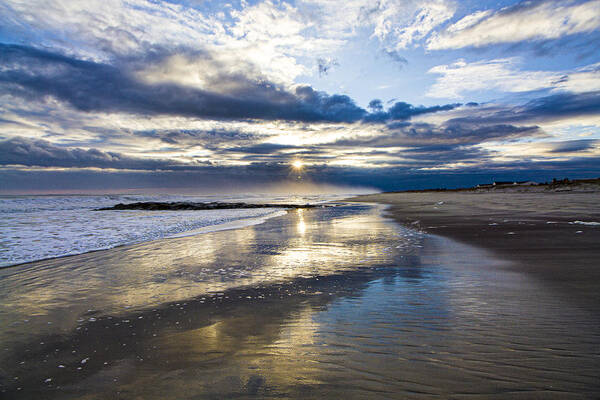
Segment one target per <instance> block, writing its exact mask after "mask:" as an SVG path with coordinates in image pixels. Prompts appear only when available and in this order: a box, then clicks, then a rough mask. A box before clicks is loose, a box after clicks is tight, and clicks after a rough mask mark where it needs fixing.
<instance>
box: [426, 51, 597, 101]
mask: <svg viewBox="0 0 600 400" xmlns="http://www.w3.org/2000/svg"><path fill="white" fill-rule="evenodd" d="M521 64H522V60H521V59H520V58H515V57H513V58H501V59H494V60H483V61H476V62H472V63H467V62H465V61H464V60H459V61H456V62H454V63H452V64H449V65H438V66H435V67H433V68H431V69H430V70H429V71H428V73H430V74H438V75H441V76H439V77H438V78H437V80H436V82H435V83H434V84H433V85H432V86H431V87H430V88H429V90H428V92H427V96H429V97H437V98H462V97H463V94H464V93H468V92H473V91H477V90H492V89H496V90H500V91H504V92H528V91H535V90H552V91H570V92H589V91H594V90H600V63H596V64H591V65H587V66H584V67H580V68H577V69H574V70H570V71H528V70H522V69H520V68H519V67H520V66H521Z"/></svg>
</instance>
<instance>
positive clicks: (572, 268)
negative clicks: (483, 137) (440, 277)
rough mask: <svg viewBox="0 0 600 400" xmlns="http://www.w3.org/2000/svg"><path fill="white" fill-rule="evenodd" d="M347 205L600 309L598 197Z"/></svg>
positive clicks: (446, 198)
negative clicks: (378, 207) (500, 263)
mask: <svg viewBox="0 0 600 400" xmlns="http://www.w3.org/2000/svg"><path fill="white" fill-rule="evenodd" d="M346 201H348V202H356V203H362V202H366V203H379V204H386V205H388V206H389V208H388V210H387V215H388V216H389V217H391V218H392V219H393V220H395V221H396V222H398V223H399V224H401V225H404V226H408V227H412V228H418V229H420V230H421V231H423V232H425V233H430V234H435V235H440V236H443V237H448V238H450V239H453V240H456V241H459V242H462V243H466V244H469V245H473V246H476V247H479V248H482V249H485V250H489V251H491V252H492V253H493V254H495V255H497V256H499V257H501V258H503V259H505V260H508V261H511V262H512V263H511V265H509V266H508V267H506V268H510V269H512V270H515V271H519V272H526V273H528V274H532V275H535V276H536V277H538V278H540V279H542V280H543V281H545V282H546V283H549V284H551V285H553V286H556V288H557V289H558V290H560V291H561V292H565V293H566V294H567V295H568V296H569V297H572V298H576V299H577V300H578V302H580V303H581V304H583V305H584V306H586V307H588V306H591V307H597V304H600V265H599V262H598V261H599V260H600V246H598V243H600V224H596V223H598V222H600V210H599V209H598V206H597V204H600V193H598V192H593V193H581V192H558V193H557V192H551V193H548V192H546V193H540V192H533V193H514V192H512V193H507V192H493V193H490V192H486V193H481V192H470V193H469V192H431V191H427V192H401V193H398V192H394V193H380V194H373V195H363V196H357V197H353V198H350V199H346ZM581 222H588V223H591V224H582V223H581Z"/></svg>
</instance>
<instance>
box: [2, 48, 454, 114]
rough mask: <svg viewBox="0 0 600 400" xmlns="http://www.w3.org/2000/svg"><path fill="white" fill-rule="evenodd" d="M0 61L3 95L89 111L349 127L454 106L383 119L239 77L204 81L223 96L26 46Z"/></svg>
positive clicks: (404, 108) (320, 95) (347, 104)
mask: <svg viewBox="0 0 600 400" xmlns="http://www.w3.org/2000/svg"><path fill="white" fill-rule="evenodd" d="M204 56H205V57H210V55H204ZM0 61H1V62H2V65H3V67H2V69H1V70H0V90H1V91H3V92H5V93H8V94H11V95H15V96H20V97H25V98H28V99H31V100H33V99H37V98H39V97H40V96H51V97H54V98H56V99H58V100H61V101H64V102H66V103H68V104H70V105H71V106H73V107H74V108H76V109H78V110H82V111H87V112H91V111H96V112H127V113H134V114H142V115H143V114H147V115H161V114H162V115H181V116H187V117H198V118H206V119H215V120H218V119H224V120H227V119H230V120H231V119H260V120H290V121H303V122H338V123H340V122H341V123H352V122H357V121H360V120H362V119H365V121H369V122H382V121H384V120H387V119H408V118H410V117H411V116H412V115H419V114H423V113H428V112H437V111H442V110H447V109H451V108H455V107H457V106H458V105H456V104H454V105H445V106H435V107H413V106H411V105H409V104H406V103H402V102H400V103H396V104H395V105H394V106H393V107H392V108H391V109H390V110H389V112H387V113H379V114H377V115H374V116H370V115H369V114H368V113H367V111H365V110H364V109H362V108H361V107H358V106H357V105H356V104H355V103H354V101H353V100H352V99H351V98H350V97H348V96H346V95H337V94H334V95H328V94H326V93H324V92H318V91H316V90H314V89H313V88H311V87H310V86H296V87H295V88H294V89H293V91H289V90H286V89H285V88H283V87H281V86H278V85H276V84H273V83H270V82H268V81H255V80H251V79H248V78H247V77H245V76H243V75H241V74H238V73H233V74H225V73H223V74H218V75H216V76H211V75H209V76H208V77H207V79H214V80H215V82H210V83H208V84H207V85H206V86H207V87H208V88H211V87H213V86H216V85H220V87H221V89H220V92H214V91H209V90H204V89H199V88H195V87H187V86H183V85H180V84H177V83H170V82H166V83H148V82H144V81H141V80H139V79H136V76H135V75H134V72H135V71H130V70H127V69H126V68H124V67H122V68H118V67H116V66H112V65H108V64H102V63H95V62H92V61H83V60H78V59H75V58H71V57H68V56H64V55H61V54H57V53H51V52H48V51H44V50H39V49H35V48H32V47H26V46H18V45H5V44H2V45H0Z"/></svg>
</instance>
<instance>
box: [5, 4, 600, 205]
mask: <svg viewBox="0 0 600 400" xmlns="http://www.w3.org/2000/svg"><path fill="white" fill-rule="evenodd" d="M599 47H600V0H594V1H568V0H567V1H564V0H563V1H524V2H515V1H471V0H467V1H453V0H434V1H411V0H404V1H399V0H370V1H367V0H347V1H334V0H296V1H275V0H269V1H245V0H243V1H231V2H223V1H210V0H206V1H203V0H181V1H149V0H86V1H77V2H75V1H71V0H54V1H44V0H0V193H5V194H15V193H79V192H81V193H87V192H95V193H101V192H150V191H153V192H179V193H211V192H214V193H224V192H243V191H250V190H275V189H274V188H279V189H280V190H282V191H286V190H307V191H311V190H312V191H319V190H321V191H323V190H333V189H332V188H342V189H344V190H346V189H348V190H349V189H352V190H358V189H361V190H362V189H370V190H402V189H419V188H437V187H460V186H471V185H474V184H477V183H483V182H489V181H492V180H513V179H517V180H537V181H544V180H549V179H552V178H553V177H557V178H563V177H571V178H576V177H580V178H585V177H597V176H600V49H599ZM294 165H295V166H296V168H294ZM298 166H301V167H300V168H298ZM300 188H302V189H300Z"/></svg>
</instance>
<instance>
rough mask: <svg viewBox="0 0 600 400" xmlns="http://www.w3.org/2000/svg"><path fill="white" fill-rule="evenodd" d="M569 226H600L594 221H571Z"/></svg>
mask: <svg viewBox="0 0 600 400" xmlns="http://www.w3.org/2000/svg"><path fill="white" fill-rule="evenodd" d="M569 223H570V224H578V225H588V226H600V222H596V221H573V222H569Z"/></svg>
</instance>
